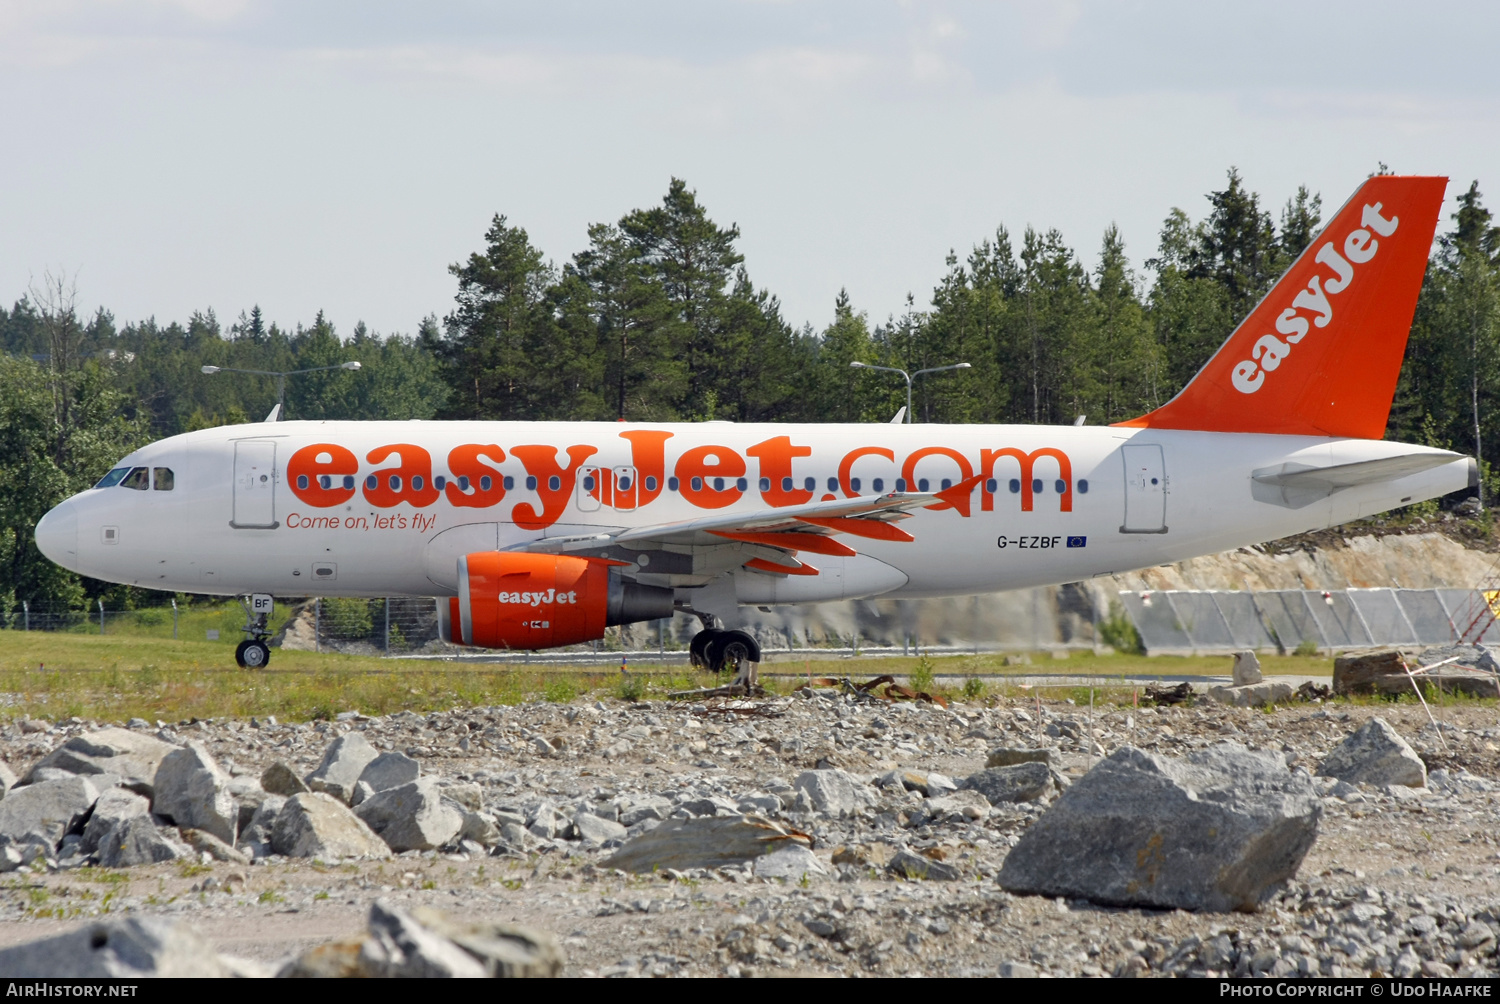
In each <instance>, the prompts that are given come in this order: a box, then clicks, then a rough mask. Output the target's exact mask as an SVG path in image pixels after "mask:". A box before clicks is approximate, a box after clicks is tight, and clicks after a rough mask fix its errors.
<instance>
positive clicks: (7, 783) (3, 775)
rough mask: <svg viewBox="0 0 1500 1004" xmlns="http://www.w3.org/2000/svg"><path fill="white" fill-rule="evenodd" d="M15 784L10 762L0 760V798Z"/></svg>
mask: <svg viewBox="0 0 1500 1004" xmlns="http://www.w3.org/2000/svg"><path fill="white" fill-rule="evenodd" d="M15 786H16V773H15V771H13V770H11V769H10V764H8V763H6V762H5V761H4V760H0V798H4V797H5V793H6V792H7V791H9V790H10V789H12V788H14V787H15Z"/></svg>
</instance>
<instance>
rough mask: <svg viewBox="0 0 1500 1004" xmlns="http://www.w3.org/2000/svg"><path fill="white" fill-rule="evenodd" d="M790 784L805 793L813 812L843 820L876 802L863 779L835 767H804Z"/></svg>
mask: <svg viewBox="0 0 1500 1004" xmlns="http://www.w3.org/2000/svg"><path fill="white" fill-rule="evenodd" d="M792 787H793V788H795V789H796V790H797V791H800V792H802V793H803V794H805V795H806V796H807V800H808V801H809V802H810V803H811V804H812V807H813V809H814V810H815V811H817V812H819V813H822V814H823V815H826V816H833V817H835V818H837V819H843V818H845V817H847V816H851V815H853V814H854V813H856V812H858V811H859V810H860V809H863V808H867V807H869V806H872V805H874V804H875V801H876V799H875V792H874V791H873V790H872V789H871V787H870V786H869V785H867V784H865V783H864V782H862V781H859V780H858V779H856V778H854V777H853V776H851V775H850V774H847V773H845V772H844V771H842V770H839V769H838V768H829V769H825V770H806V771H803V772H802V773H801V774H798V775H797V779H796V780H795V781H793V782H792Z"/></svg>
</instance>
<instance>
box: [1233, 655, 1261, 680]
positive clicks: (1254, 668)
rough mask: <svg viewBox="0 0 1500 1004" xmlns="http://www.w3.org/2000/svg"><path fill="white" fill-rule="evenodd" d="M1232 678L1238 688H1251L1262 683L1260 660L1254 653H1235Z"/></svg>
mask: <svg viewBox="0 0 1500 1004" xmlns="http://www.w3.org/2000/svg"><path fill="white" fill-rule="evenodd" d="M1230 677H1231V679H1233V680H1234V685H1235V686H1236V687H1249V686H1253V685H1254V684H1257V683H1259V682H1260V681H1261V675H1260V659H1259V658H1257V657H1256V655H1255V653H1254V652H1251V651H1248V650H1247V651H1244V652H1236V653H1234V666H1233V667H1232V668H1231V669H1230Z"/></svg>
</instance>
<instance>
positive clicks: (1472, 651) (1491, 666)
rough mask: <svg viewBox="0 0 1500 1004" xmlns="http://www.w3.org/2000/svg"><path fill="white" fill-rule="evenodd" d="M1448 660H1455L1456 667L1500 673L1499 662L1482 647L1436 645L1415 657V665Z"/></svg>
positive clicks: (1428, 664)
mask: <svg viewBox="0 0 1500 1004" xmlns="http://www.w3.org/2000/svg"><path fill="white" fill-rule="evenodd" d="M1449 659H1456V660H1457V664H1458V665H1460V666H1467V667H1470V668H1472V669H1477V670H1479V671H1480V672H1482V673H1490V674H1492V675H1493V674H1495V673H1500V660H1497V659H1496V658H1495V653H1493V652H1491V651H1490V650H1489V649H1487V648H1485V647H1484V646H1483V645H1436V646H1434V647H1432V648H1428V649H1423V650H1422V654H1421V655H1419V656H1417V663H1418V664H1419V665H1422V666H1431V665H1432V664H1433V663H1435V662H1447V661H1448V660H1449Z"/></svg>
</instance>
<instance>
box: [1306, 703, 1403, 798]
mask: <svg viewBox="0 0 1500 1004" xmlns="http://www.w3.org/2000/svg"><path fill="white" fill-rule="evenodd" d="M1318 773H1319V774H1320V775H1322V776H1323V777H1336V778H1338V779H1339V780H1340V781H1348V782H1349V783H1350V784H1373V785H1377V786H1384V785H1388V784H1400V785H1406V786H1407V787H1410V788H1425V787H1427V765H1426V764H1425V763H1423V762H1422V758H1421V757H1419V756H1417V751H1416V750H1414V749H1412V748H1411V746H1410V745H1409V744H1408V743H1407V741H1406V740H1405V739H1402V738H1401V736H1400V735H1398V734H1397V732H1396V730H1395V729H1393V728H1391V726H1390V724H1389V723H1388V722H1386V720H1385V719H1383V718H1371V719H1370V720H1369V721H1368V722H1365V723H1364V724H1363V725H1361V726H1360V727H1359V728H1358V729H1357V730H1355V731H1354V732H1353V733H1352V734H1351V735H1350V736H1349V738H1347V739H1345V740H1344V741H1343V742H1341V743H1339V744H1338V745H1337V746H1335V747H1334V748H1333V750H1332V752H1330V753H1329V754H1328V758H1327V759H1326V760H1324V761H1323V766H1321V767H1319V768H1318Z"/></svg>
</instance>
